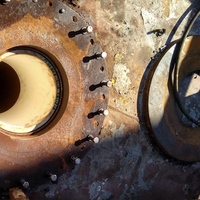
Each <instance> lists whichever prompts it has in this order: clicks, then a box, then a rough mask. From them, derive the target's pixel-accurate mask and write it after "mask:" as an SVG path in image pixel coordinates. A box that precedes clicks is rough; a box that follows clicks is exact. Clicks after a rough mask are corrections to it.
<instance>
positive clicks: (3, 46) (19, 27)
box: [0, 0, 108, 188]
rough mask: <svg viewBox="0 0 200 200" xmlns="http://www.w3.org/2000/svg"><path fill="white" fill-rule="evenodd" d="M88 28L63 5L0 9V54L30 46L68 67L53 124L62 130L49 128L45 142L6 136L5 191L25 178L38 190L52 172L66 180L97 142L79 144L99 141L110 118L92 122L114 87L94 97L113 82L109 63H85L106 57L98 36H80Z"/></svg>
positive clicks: (42, 136) (0, 151) (2, 158)
mask: <svg viewBox="0 0 200 200" xmlns="http://www.w3.org/2000/svg"><path fill="white" fill-rule="evenodd" d="M61 9H65V12H62V13H61V12H60V10H61ZM88 24H89V23H88V22H86V21H84V20H83V19H82V18H81V17H80V16H79V15H78V14H77V13H75V12H74V11H73V10H71V9H70V8H69V7H67V6H66V5H64V4H63V3H61V2H58V1H44V0H41V1H38V2H37V3H34V2H33V1H25V0H22V1H12V2H10V3H9V5H7V4H6V5H4V6H0V54H3V53H5V52H6V51H9V49H11V48H14V47H19V46H27V45H28V46H29V47H31V48H34V47H36V48H39V49H43V51H45V52H46V51H47V52H50V53H51V54H52V55H53V56H54V57H55V58H56V60H58V61H59V62H60V64H61V66H62V68H60V69H59V73H60V74H61V77H62V80H61V81H62V92H63V97H62V99H61V102H60V104H59V105H60V110H61V111H58V114H57V116H56V117H55V120H54V119H53V121H56V120H57V121H56V122H57V124H56V122H55V123H54V124H53V125H54V126H53V125H51V126H47V127H45V130H44V131H43V130H41V131H40V133H39V136H37V133H34V134H33V135H32V136H30V137H13V136H8V135H6V134H3V131H2V130H0V146H1V148H0V171H1V174H0V178H1V183H0V187H1V188H11V187H15V186H19V182H18V180H19V178H21V177H22V176H23V177H24V178H25V179H26V180H27V181H29V183H30V186H31V187H33V186H37V185H39V184H42V183H44V182H46V181H49V179H48V178H47V177H45V174H46V172H47V171H52V172H53V173H56V174H57V175H58V176H59V175H61V174H63V173H64V172H66V171H68V170H70V169H72V168H73V167H74V164H73V163H71V162H70V157H71V156H72V155H76V156H78V157H80V158H82V157H83V156H84V154H85V152H86V151H87V150H88V149H89V148H90V147H91V146H92V143H91V142H85V143H81V144H80V145H79V146H75V142H76V141H79V140H82V139H83V138H85V137H86V136H87V135H89V134H92V135H94V136H98V134H99V132H100V130H101V126H102V123H103V120H104V116H103V115H98V116H94V117H93V118H91V119H89V118H88V114H89V113H90V112H94V111H97V110H98V109H100V108H104V109H105V108H106V107H107V103H108V87H105V86H103V87H98V88H96V89H95V90H94V91H90V90H89V87H90V86H91V85H93V84H98V83H99V82H101V81H103V80H105V79H108V74H107V69H106V63H105V59H103V58H99V59H96V58H93V59H91V60H89V61H88V62H84V58H85V57H87V56H92V55H93V54H95V53H101V52H102V49H101V47H100V45H99V44H98V43H96V41H95V38H94V35H93V33H87V34H82V32H80V30H81V29H82V28H83V27H86V26H88ZM74 33H75V34H74ZM102 66H103V70H102V68H101V67H102ZM68 88H69V94H67V90H68ZM67 101H68V103H67ZM66 104H67V105H66ZM63 105H64V106H63ZM18 117H20V116H18Z"/></svg>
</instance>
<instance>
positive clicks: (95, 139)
mask: <svg viewBox="0 0 200 200" xmlns="http://www.w3.org/2000/svg"><path fill="white" fill-rule="evenodd" d="M101 112H102V114H103V115H108V110H101ZM86 139H87V141H92V142H93V143H95V144H97V143H98V142H99V138H98V137H94V136H93V135H88V136H87V137H86ZM70 161H71V162H72V163H74V164H75V165H79V164H80V163H81V159H80V158H79V157H78V156H75V155H72V156H71V157H70ZM46 176H47V177H48V178H50V180H51V181H52V182H56V181H57V178H58V177H57V175H56V174H53V173H51V172H47V173H46ZM19 182H20V183H21V185H22V187H23V188H24V189H28V188H29V182H28V181H26V180H25V179H24V178H20V179H19Z"/></svg>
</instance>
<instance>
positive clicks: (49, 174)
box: [47, 172, 58, 182]
mask: <svg viewBox="0 0 200 200" xmlns="http://www.w3.org/2000/svg"><path fill="white" fill-rule="evenodd" d="M47 176H48V177H49V178H50V179H51V181H53V182H55V181H56V180H57V178H58V177H57V175H56V174H52V173H51V172H47Z"/></svg>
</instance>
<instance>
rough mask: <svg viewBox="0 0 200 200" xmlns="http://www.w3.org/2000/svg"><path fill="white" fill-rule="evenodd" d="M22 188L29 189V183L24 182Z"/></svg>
mask: <svg viewBox="0 0 200 200" xmlns="http://www.w3.org/2000/svg"><path fill="white" fill-rule="evenodd" d="M22 186H23V188H25V189H27V188H29V182H27V181H25V182H24V183H23V184H22Z"/></svg>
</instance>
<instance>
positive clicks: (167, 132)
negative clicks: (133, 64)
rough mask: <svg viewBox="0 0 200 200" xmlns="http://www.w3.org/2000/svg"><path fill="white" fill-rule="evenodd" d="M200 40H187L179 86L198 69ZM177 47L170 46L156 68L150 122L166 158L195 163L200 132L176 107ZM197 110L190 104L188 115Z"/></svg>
mask: <svg viewBox="0 0 200 200" xmlns="http://www.w3.org/2000/svg"><path fill="white" fill-rule="evenodd" d="M199 39H200V38H199V37H190V38H189V39H187V40H188V42H187V43H186V44H187V45H185V46H186V48H184V52H183V53H182V54H184V55H183V56H182V61H181V63H182V64H181V70H180V77H179V79H180V82H182V80H183V79H184V78H185V77H187V76H188V75H189V74H190V73H191V72H192V71H196V70H198V68H199V67H198V64H197V63H198V59H195V57H196V56H197V54H198V52H199ZM188 44H190V45H188ZM175 46H176V44H174V45H171V47H169V49H167V50H168V51H165V52H164V53H163V55H161V57H160V58H159V61H158V62H157V63H156V64H155V66H154V67H156V69H155V68H154V69H155V72H154V74H153V77H152V80H151V83H150V86H149V94H148V95H149V96H148V99H149V101H148V113H149V121H150V126H151V128H152V135H153V137H154V138H155V140H156V142H157V144H158V145H159V146H160V147H161V148H162V149H163V150H164V151H165V152H166V153H167V154H169V155H170V156H172V157H174V158H176V159H179V160H182V161H188V162H196V161H200V154H199V151H200V144H199V139H200V128H199V127H197V126H196V125H194V124H193V123H192V122H190V120H189V119H187V118H186V117H185V116H184V115H183V113H182V112H181V111H180V109H179V107H178V105H177V103H176V101H177V100H176V98H175V96H174V88H173V87H174V84H173V76H174V74H173V65H172V63H173V55H174V54H175V52H176V51H175ZM188 87H189V86H188ZM188 87H187V88H186V91H187V89H188ZM181 91H182V92H183V94H182V98H186V97H185V96H184V94H186V91H183V89H182V90H181ZM193 98H194V96H193ZM190 102H191V101H190ZM194 106H195V104H191V103H190V104H189V105H188V103H187V107H188V109H187V110H188V112H190V113H192V112H195V111H193V110H194ZM196 109H197V108H196ZM196 112H198V110H197V111H196Z"/></svg>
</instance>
